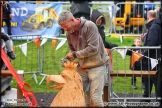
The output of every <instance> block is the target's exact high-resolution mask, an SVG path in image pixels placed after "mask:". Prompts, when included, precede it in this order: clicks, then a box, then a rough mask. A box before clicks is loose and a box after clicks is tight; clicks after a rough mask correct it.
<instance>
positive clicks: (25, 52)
mask: <svg viewBox="0 0 162 108" xmlns="http://www.w3.org/2000/svg"><path fill="white" fill-rule="evenodd" d="M19 47H20V49H21V51H22V52H23V53H24V55H25V56H26V55H27V43H24V44H21V45H19Z"/></svg>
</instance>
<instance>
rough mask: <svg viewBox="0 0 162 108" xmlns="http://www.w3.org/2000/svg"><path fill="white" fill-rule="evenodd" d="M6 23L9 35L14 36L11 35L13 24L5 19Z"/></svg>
mask: <svg viewBox="0 0 162 108" xmlns="http://www.w3.org/2000/svg"><path fill="white" fill-rule="evenodd" d="M4 21H5V22H6V26H7V34H8V35H12V33H11V23H10V20H8V19H5V20H4Z"/></svg>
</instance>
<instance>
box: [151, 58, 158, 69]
mask: <svg viewBox="0 0 162 108" xmlns="http://www.w3.org/2000/svg"><path fill="white" fill-rule="evenodd" d="M150 59H151V70H152V69H153V68H154V67H155V66H156V65H157V64H158V60H156V59H152V58H150Z"/></svg>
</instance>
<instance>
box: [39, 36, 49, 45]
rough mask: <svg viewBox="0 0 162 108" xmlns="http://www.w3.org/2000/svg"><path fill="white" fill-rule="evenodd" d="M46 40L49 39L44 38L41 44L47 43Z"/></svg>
mask: <svg viewBox="0 0 162 108" xmlns="http://www.w3.org/2000/svg"><path fill="white" fill-rule="evenodd" d="M46 41H47V38H44V39H43V40H42V42H41V44H40V46H42V45H43V44H45V43H46Z"/></svg>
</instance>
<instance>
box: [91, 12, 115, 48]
mask: <svg viewBox="0 0 162 108" xmlns="http://www.w3.org/2000/svg"><path fill="white" fill-rule="evenodd" d="M101 17H102V23H101V25H99V26H98V25H97V24H96V21H97V20H98V19H99V18H101ZM90 20H91V21H92V22H94V23H95V24H96V25H97V27H98V31H99V33H100V35H101V37H102V40H103V44H104V46H105V48H109V49H111V48H113V47H117V46H118V45H116V44H112V43H110V42H106V40H105V32H104V29H105V27H104V26H105V25H106V20H105V17H104V15H103V14H102V13H101V12H100V11H98V10H97V9H94V10H92V13H91V15H90Z"/></svg>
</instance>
